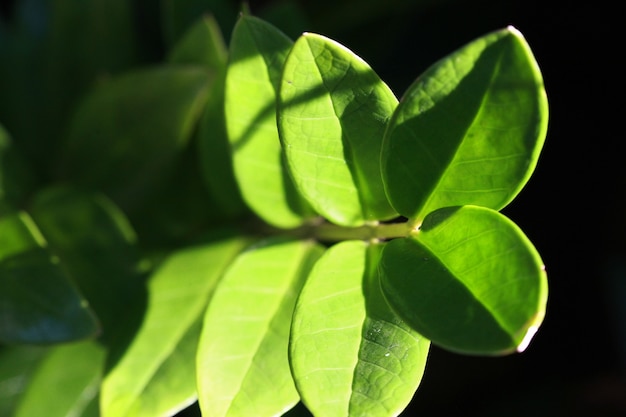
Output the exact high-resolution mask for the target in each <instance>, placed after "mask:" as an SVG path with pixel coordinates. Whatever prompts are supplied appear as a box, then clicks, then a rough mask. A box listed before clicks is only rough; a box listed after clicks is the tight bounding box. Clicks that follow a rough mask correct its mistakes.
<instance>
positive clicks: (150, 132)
mask: <svg viewBox="0 0 626 417" xmlns="http://www.w3.org/2000/svg"><path fill="white" fill-rule="evenodd" d="M212 80H213V77H212V76H211V75H210V74H209V73H208V72H207V71H206V70H205V69H203V68H201V67H187V66H161V67H152V68H148V69H137V70H134V71H132V72H129V73H126V74H124V75H121V76H119V77H116V78H114V79H112V80H109V81H106V82H103V83H101V84H100V85H99V86H98V88H96V89H95V90H94V91H93V92H92V93H91V94H90V95H89V96H88V97H87V98H86V99H85V100H84V101H83V102H82V104H81V105H80V107H79V109H78V112H77V114H76V115H75V117H74V118H73V120H72V123H71V126H70V131H69V134H68V135H69V138H68V142H67V149H66V154H65V155H64V158H63V164H64V167H63V168H62V169H63V171H64V172H65V177H66V178H67V179H69V180H70V181H73V182H75V183H78V184H80V185H83V186H88V187H91V188H95V189H98V190H100V191H104V192H106V193H107V195H108V196H109V197H111V198H113V199H114V200H115V201H116V202H117V203H118V204H119V205H120V206H122V207H123V208H124V209H129V208H133V207H135V206H137V205H138V204H140V203H141V201H142V200H143V199H145V198H146V196H148V195H150V193H151V192H153V191H154V190H155V189H157V188H158V187H159V185H160V183H161V181H163V180H164V178H166V177H167V175H169V174H171V170H172V169H173V167H174V164H175V162H176V161H177V159H178V158H179V157H180V155H181V153H182V151H183V150H184V149H185V147H186V146H187V143H188V141H189V139H190V138H191V135H192V133H193V131H194V129H195V127H196V122H197V121H198V119H199V117H200V115H201V112H202V110H203V108H204V105H205V103H206V99H207V95H208V94H209V92H210V86H211V84H212Z"/></svg>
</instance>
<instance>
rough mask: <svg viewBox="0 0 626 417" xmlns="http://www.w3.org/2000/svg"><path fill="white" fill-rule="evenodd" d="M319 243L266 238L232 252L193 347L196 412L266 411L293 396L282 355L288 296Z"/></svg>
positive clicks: (292, 296)
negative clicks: (233, 255)
mask: <svg viewBox="0 0 626 417" xmlns="http://www.w3.org/2000/svg"><path fill="white" fill-rule="evenodd" d="M322 251H323V249H322V248H321V247H320V246H319V245H317V244H316V243H313V242H310V241H289V240H284V239H272V240H267V241H264V242H261V243H259V244H257V245H255V246H253V247H251V248H249V249H248V250H247V251H246V252H244V253H242V254H241V255H239V257H238V258H237V259H236V260H235V262H234V263H233V264H232V266H231V267H230V268H229V269H228V270H227V272H226V274H225V276H224V278H223V279H222V281H221V282H220V284H219V286H218V288H217V289H216V291H215V294H214V296H213V298H212V299H211V303H210V304H209V307H208V309H207V312H206V316H205V318H204V327H203V330H202V338H201V340H200V345H199V348H198V358H197V363H198V369H197V373H198V396H199V401H200V408H201V409H202V413H203V415H204V416H242V417H245V416H251V415H254V416H259V417H263V416H274V415H280V414H282V413H283V412H285V411H287V410H289V409H290V408H292V407H293V406H294V405H295V404H296V403H297V402H298V400H299V397H298V393H297V391H296V389H295V387H294V384H293V379H292V377H291V373H290V370H289V361H288V357H287V352H288V348H287V346H288V339H289V326H290V324H291V318H292V314H293V307H294V305H295V300H296V297H297V295H298V293H299V290H300V288H301V287H302V284H303V282H304V279H305V278H306V275H307V273H308V271H309V269H310V267H311V266H312V264H313V263H314V262H315V260H317V258H318V257H319V256H320V255H321V253H322Z"/></svg>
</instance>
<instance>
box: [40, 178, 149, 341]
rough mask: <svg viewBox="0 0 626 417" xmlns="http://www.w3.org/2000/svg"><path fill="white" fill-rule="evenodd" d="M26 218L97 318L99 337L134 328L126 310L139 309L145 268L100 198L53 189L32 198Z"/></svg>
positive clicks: (121, 222)
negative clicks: (39, 233)
mask: <svg viewBox="0 0 626 417" xmlns="http://www.w3.org/2000/svg"><path fill="white" fill-rule="evenodd" d="M31 215H32V217H33V219H34V221H35V222H36V224H37V226H38V227H39V229H40V230H41V232H42V234H43V235H44V237H45V238H46V240H47V241H48V244H49V245H50V248H51V250H52V251H53V252H54V253H55V256H56V257H57V258H58V259H59V260H60V262H61V264H62V265H63V270H64V271H66V272H67V274H68V275H69V277H70V278H71V279H72V281H73V282H75V283H76V285H77V286H78V287H79V289H80V291H81V292H82V293H83V294H84V296H85V297H86V298H87V300H89V303H90V305H91V306H92V307H93V309H94V310H95V312H96V314H97V315H98V318H99V319H100V321H101V323H102V327H103V334H102V336H103V337H104V339H105V340H106V341H109V342H110V341H111V340H112V338H113V337H114V335H115V334H119V333H120V332H121V331H122V329H124V328H125V327H126V326H129V327H132V326H133V325H136V321H137V320H139V319H140V317H134V316H133V315H131V314H130V310H129V309H131V308H137V309H140V308H141V306H142V299H143V291H144V289H143V285H144V272H143V271H142V268H144V267H145V266H143V265H142V264H141V259H140V257H139V252H138V248H137V246H136V243H135V234H134V231H133V229H132V228H131V226H130V224H129V223H128V220H127V219H126V217H125V216H124V214H123V213H122V212H121V211H120V210H119V209H118V208H117V207H116V206H115V205H114V204H113V203H112V202H111V201H110V200H109V199H107V198H106V197H104V196H102V195H100V194H97V193H90V192H81V191H76V190H73V189H71V188H63V187H58V188H49V189H45V190H43V191H41V192H40V193H39V194H38V195H36V196H35V199H34V201H33V205H32V208H31Z"/></svg>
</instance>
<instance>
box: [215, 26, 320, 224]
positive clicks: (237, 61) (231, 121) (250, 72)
mask: <svg viewBox="0 0 626 417" xmlns="http://www.w3.org/2000/svg"><path fill="white" fill-rule="evenodd" d="M292 44H293V42H292V41H291V40H290V39H289V38H287V37H286V36H285V35H284V34H283V33H282V32H280V31H279V30H278V29H276V28H275V27H273V26H272V25H270V24H269V23H266V22H264V21H262V20H260V19H257V18H255V17H251V16H242V17H241V18H240V19H239V21H238V22H237V24H236V25H235V29H234V31H233V35H232V39H231V43H230V61H229V63H228V71H227V74H226V96H225V104H224V106H225V112H226V127H227V132H228V137H229V141H230V145H231V149H232V154H233V166H234V170H235V177H236V178H237V182H238V183H239V187H240V190H241V194H242V196H243V198H244V200H245V201H246V203H247V204H248V205H249V206H250V208H252V209H253V210H254V212H255V213H256V214H258V215H259V216H260V217H261V218H262V219H263V220H265V221H266V222H268V223H270V224H272V225H274V226H277V227H284V228H290V227H295V226H298V225H300V224H301V223H303V221H304V219H305V218H306V217H308V216H309V214H310V209H309V208H308V206H307V205H306V204H305V203H304V200H302V198H301V197H300V195H299V194H298V193H297V192H296V190H295V188H294V186H293V183H292V182H291V178H290V177H289V175H288V173H287V170H286V168H285V166H284V160H283V153H282V149H281V146H280V140H279V138H278V128H277V127H276V97H277V91H278V87H279V84H280V74H281V71H282V66H283V62H284V60H285V57H286V56H287V53H288V52H289V49H290V48H291V45H292Z"/></svg>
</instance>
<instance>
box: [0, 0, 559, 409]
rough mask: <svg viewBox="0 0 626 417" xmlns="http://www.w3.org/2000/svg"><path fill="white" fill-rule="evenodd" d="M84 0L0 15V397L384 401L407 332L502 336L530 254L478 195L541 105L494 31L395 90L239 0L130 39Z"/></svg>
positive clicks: (512, 44) (410, 383) (531, 159)
mask: <svg viewBox="0 0 626 417" xmlns="http://www.w3.org/2000/svg"><path fill="white" fill-rule="evenodd" d="M87 3H94V4H98V5H100V6H101V9H99V10H100V13H101V14H100V15H98V16H95V15H93V14H90V13H89V12H88V11H87V8H88V6H87V5H85V6H83V7H84V9H79V10H75V9H73V8H72V7H71V6H64V5H62V4H61V3H59V4H58V5H57V4H56V3H55V5H54V6H51V11H52V14H51V15H52V16H53V17H52V19H51V24H50V27H49V28H48V29H47V30H48V31H49V34H50V35H52V36H50V37H49V39H51V40H50V41H46V42H42V41H41V40H40V39H39V40H37V39H34V38H32V37H30V35H29V36H26V35H24V34H21V33H20V30H19V28H11V29H7V28H4V27H0V41H2V42H1V43H0V47H1V48H0V87H1V88H0V91H2V96H3V97H0V123H1V124H2V126H0V343H2V344H3V346H2V349H0V361H1V362H2V364H3V366H2V367H0V398H2V399H3V401H2V402H3V403H6V404H7V405H3V406H2V407H0V414H1V413H8V414H9V415H15V416H32V415H47V416H57V415H58V416H65V415H81V416H97V415H102V416H104V417H107V416H116V417H117V416H166V415H174V414H176V413H178V412H179V411H180V410H183V409H185V408H186V407H188V406H189V405H190V404H192V403H194V402H196V401H197V402H198V404H199V407H200V409H201V411H202V414H203V415H206V416H249V415H257V416H273V415H282V414H284V413H286V412H288V411H289V410H291V409H292V408H293V407H294V406H296V404H298V403H302V404H303V405H304V406H305V407H306V409H308V411H309V412H311V413H312V414H313V415H315V416H337V415H350V416H360V415H375V416H393V415H398V414H400V413H401V412H402V410H404V409H405V407H406V406H407V405H408V404H409V402H410V401H411V399H412V397H413V395H414V393H415V391H416V389H417V388H418V386H419V383H420V380H421V378H422V375H423V373H424V369H425V365H426V361H427V356H428V351H429V348H430V345H431V343H432V344H436V345H437V346H440V347H442V348H444V349H448V350H452V351H455V352H459V353H463V354H472V355H502V354H508V353H512V352H516V351H522V350H523V349H525V348H526V346H527V345H528V343H529V342H530V339H531V338H532V336H533V335H534V333H535V331H536V330H537V329H538V327H539V326H540V324H541V322H542V320H543V317H544V314H545V305H546V301H547V291H548V288H547V278H546V272H545V268H544V267H543V262H542V260H541V258H540V256H539V254H538V253H537V251H536V249H535V248H534V246H533V245H532V243H531V242H530V240H529V239H528V238H527V237H526V236H525V235H524V233H523V232H522V231H521V230H520V229H519V227H518V226H517V225H515V223H513V221H511V220H510V219H508V218H507V217H505V216H504V215H503V214H501V213H500V210H501V209H502V208H504V207H505V206H506V205H507V204H508V203H510V202H511V201H512V200H513V199H514V198H515V196H516V195H517V194H518V193H519V191H520V190H521V189H522V187H523V186H524V185H525V184H526V182H527V181H528V179H529V177H530V176H531V174H532V172H533V170H534V168H535V166H536V164H537V161H538V158H539V153H540V151H541V147H542V145H543V141H544V138H545V135H546V128H547V117H548V105H547V99H546V95H545V91H544V87H543V82H542V77H541V72H540V70H539V68H538V66H537V63H536V62H535V60H534V57H533V55H532V52H531V50H530V48H529V46H528V45H527V43H526V41H525V39H524V37H523V36H522V34H521V33H520V32H519V31H517V30H516V29H515V28H513V27H507V28H504V29H501V30H496V31H494V32H492V33H488V34H486V35H484V36H482V37H480V38H478V39H476V40H474V41H472V42H470V43H468V44H467V45H465V46H463V47H462V48H460V49H458V50H457V51H455V52H453V53H451V54H450V55H448V56H446V57H444V58H442V59H441V60H440V61H438V62H436V63H434V64H433V65H432V66H431V67H430V68H429V69H428V70H427V71H425V72H424V73H423V74H421V75H420V76H419V77H418V78H417V79H416V80H415V82H414V83H413V84H412V85H411V86H409V88H408V89H407V90H406V91H405V92H404V93H403V94H402V95H401V96H400V98H399V99H398V98H397V97H396V95H395V94H394V92H392V91H391V89H390V88H389V87H388V86H387V85H386V84H385V83H384V82H383V81H382V80H381V79H380V78H379V77H378V75H377V74H376V72H375V71H374V70H373V69H372V68H370V66H369V65H368V64H367V63H366V62H364V61H363V60H362V59H361V58H359V57H358V56H357V55H356V54H354V53H353V52H352V51H350V50H349V49H348V48H346V47H345V46H343V45H341V44H339V43H338V42H336V41H334V40H332V39H329V38H327V37H325V36H322V35H320V34H315V33H304V34H302V35H301V36H299V37H297V38H296V39H291V38H289V37H288V36H286V35H285V34H284V33H282V32H281V31H280V30H279V29H278V28H276V27H275V26H273V25H271V24H269V23H268V22H267V21H265V20H262V19H260V18H258V17H255V16H251V15H249V14H246V13H244V14H242V15H241V16H240V17H239V18H238V19H237V22H236V24H235V26H234V28H233V30H232V33H231V36H230V38H229V41H228V43H227V42H225V40H224V39H223V36H222V32H221V29H220V27H219V25H218V23H217V21H216V20H215V18H214V17H213V16H210V15H205V16H202V17H201V18H198V19H196V20H194V21H193V23H192V24H189V25H181V24H180V20H176V19H175V18H174V17H175V16H178V17H179V16H181V15H182V14H183V12H182V10H183V7H182V6H179V5H178V4H177V3H175V2H167V1H164V2H162V8H163V10H164V13H163V15H164V16H169V18H164V20H163V24H162V26H163V28H164V33H166V34H169V38H168V39H170V42H169V44H168V47H167V53H166V54H165V57H164V58H163V60H161V61H159V62H158V63H150V64H145V63H143V64H142V63H140V62H139V60H138V59H137V53H136V51H135V50H134V49H133V48H134V47H133V43H132V42H120V41H119V40H120V39H122V40H130V39H133V34H132V31H131V29H130V28H131V26H132V25H131V22H130V19H129V16H130V13H129V10H127V9H126V7H127V6H125V4H126V3H124V2H121V1H120V2H116V1H113V2H104V1H96V0H94V1H92V2H87ZM77 16H80V19H79V20H80V21H81V24H80V26H79V27H78V28H74V30H76V31H78V32H79V33H84V34H85V39H84V41H85V42H84V44H83V43H81V42H79V41H78V40H77V39H76V37H75V34H76V32H72V31H71V30H68V29H67V27H68V25H67V22H69V21H70V20H71V19H73V18H74V19H75V18H76V17H77ZM102 16H105V20H106V22H107V23H108V24H109V25H110V26H106V29H102V26H96V25H93V22H96V21H101V20H100V19H102ZM113 27H114V28H115V30H111V28H113ZM98 30H105V32H106V30H111V31H110V32H106V33H104V34H103V33H97V32H98ZM25 33H27V34H30V33H31V32H29V31H26V32H25ZM174 33H176V34H178V33H179V34H180V35H174ZM92 37H93V39H92ZM94 39H97V40H98V41H97V42H100V43H101V44H100V45H98V44H94V43H93V42H96V41H94ZM48 42H49V43H48ZM64 42H70V43H73V44H75V45H76V47H77V48H83V49H81V52H84V55H83V56H84V57H85V60H84V62H83V61H81V62H77V61H76V59H75V58H74V60H70V61H69V63H66V62H67V61H63V60H60V59H59V58H60V56H61V54H62V53H63V50H64V49H63V47H62V46H61V45H64ZM112 45H124V47H123V48H122V49H121V50H120V49H118V48H112V47H111V46H112ZM25 46H30V47H32V48H34V50H35V51H37V53H35V54H33V55H26V57H27V58H28V59H34V58H33V57H37V59H38V60H40V61H41V62H40V63H41V64H42V65H41V66H40V67H36V71H40V72H41V74H40V75H41V77H39V78H38V77H33V76H32V74H29V78H28V82H29V83H30V82H34V83H39V84H38V85H28V88H27V89H25V88H24V87H25V86H27V85H26V84H27V82H26V80H25V79H24V77H20V74H19V69H20V68H21V66H23V65H26V64H27V59H26V58H23V57H21V56H20V55H19V54H18V51H19V50H21V48H23V47H25ZM97 46H101V47H100V48H98V47H97ZM42 51H43V52H44V53H41V54H40V52H42ZM77 56H78V54H77ZM86 58H89V59H86ZM11 62H13V63H16V64H15V65H10V64H9V63H11ZM60 62H63V63H66V64H60ZM64 65H67V67H66V66H64ZM70 68H71V71H69V70H70ZM75 74H76V75H75ZM31 80H32V81H31ZM66 85H67V86H71V87H68V88H73V89H75V90H73V91H61V90H59V87H60V86H66ZM37 88H41V90H37ZM31 93H33V94H32V95H31ZM34 93H36V94H34ZM44 93H45V94H44ZM57 95H58V96H59V98H60V101H59V102H57V103H53V102H42V100H41V97H56V96H57ZM20 100H21V101H20ZM28 108H32V109H33V112H34V113H31V114H29V115H26V114H25V109H28ZM32 114H42V115H45V117H44V120H42V123H41V125H42V126H43V127H44V129H42V128H41V126H37V124H36V123H34V124H33V119H32ZM27 116H29V117H27ZM46 132H47V133H49V135H45V133H46ZM4 364H10V366H4ZM434 371H436V370H434ZM10 381H19V383H17V385H16V386H15V387H13V388H11V387H10V386H9V382H10Z"/></svg>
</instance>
